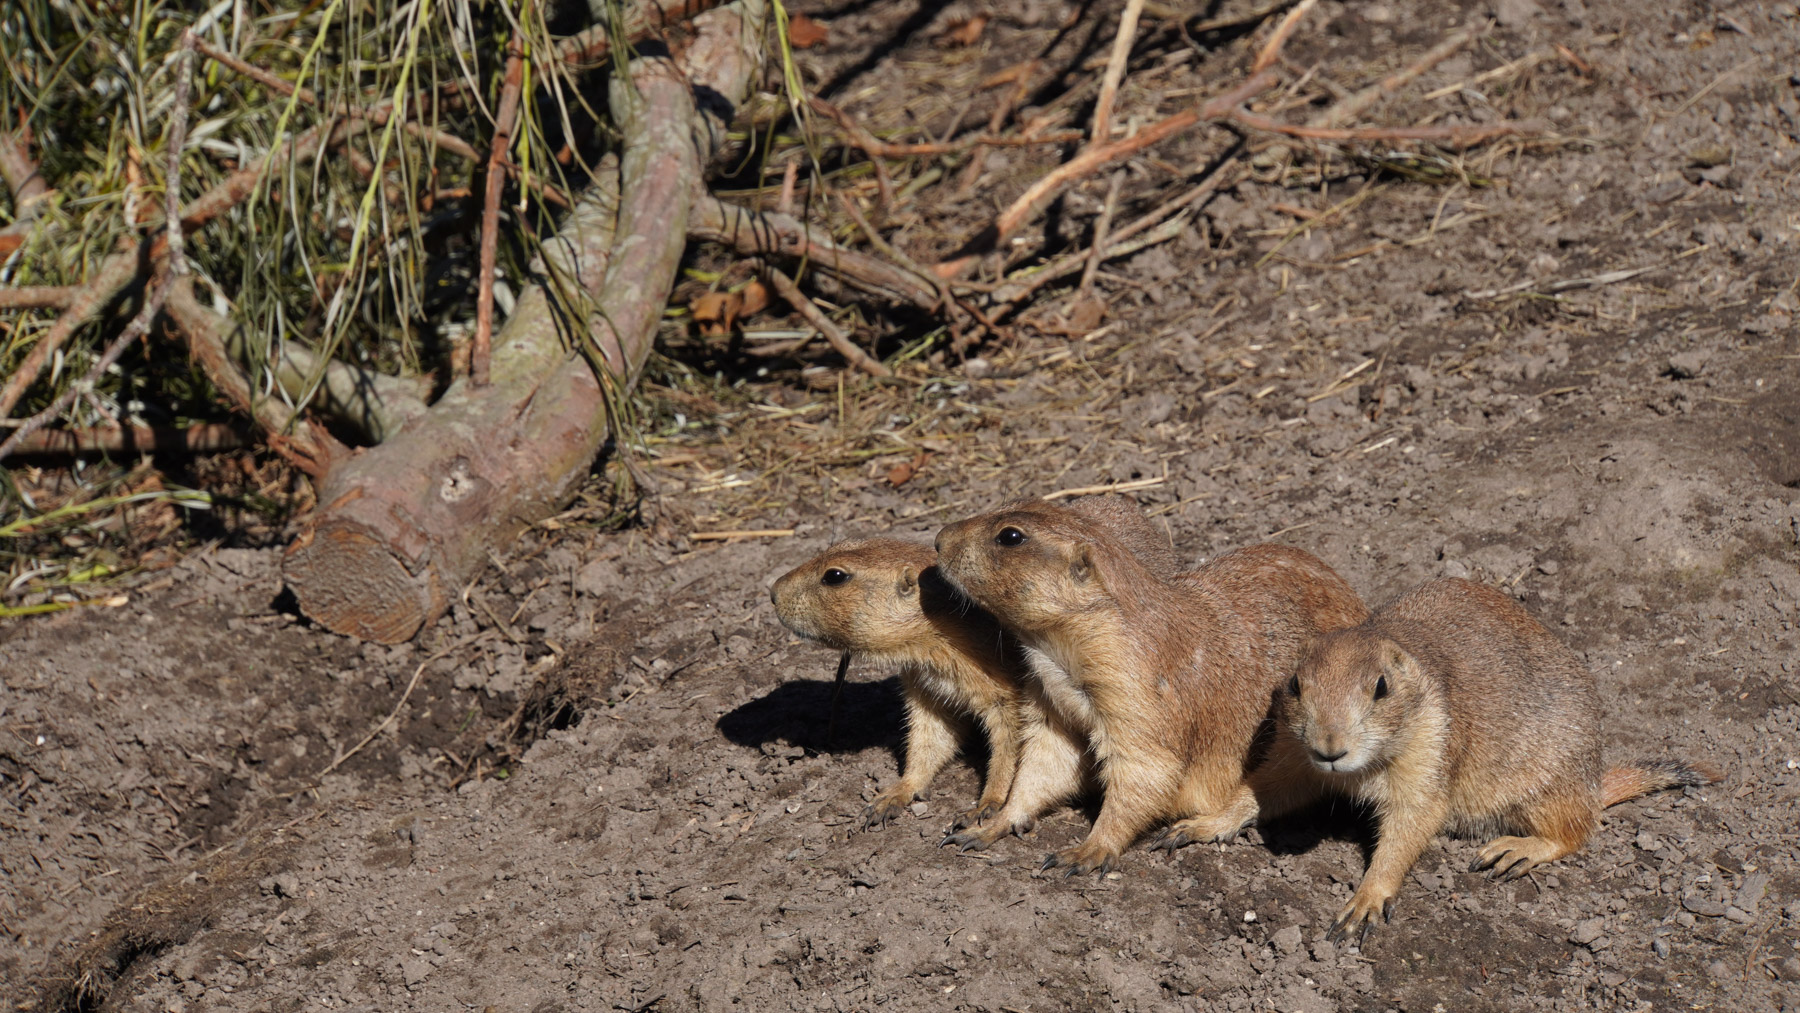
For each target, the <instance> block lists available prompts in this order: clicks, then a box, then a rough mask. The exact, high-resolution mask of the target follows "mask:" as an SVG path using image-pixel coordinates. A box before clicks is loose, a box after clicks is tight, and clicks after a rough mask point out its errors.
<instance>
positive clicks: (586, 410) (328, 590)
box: [284, 0, 764, 643]
mask: <svg viewBox="0 0 1800 1013" xmlns="http://www.w3.org/2000/svg"><path fill="white" fill-rule="evenodd" d="M763 24H764V3H763V0H738V2H737V3H735V4H732V5H730V6H728V7H725V8H721V9H719V10H716V11H712V12H709V13H707V14H704V15H702V16H701V17H699V18H696V19H695V23H694V29H695V33H696V38H695V40H694V42H693V44H691V45H690V46H689V47H688V49H687V50H686V51H685V52H684V54H683V57H682V60H681V66H680V67H679V68H678V67H676V66H675V65H673V64H671V63H670V62H669V61H667V60H664V59H640V60H636V61H634V62H633V64H632V66H631V75H632V81H633V82H634V84H635V88H632V87H629V86H625V85H623V83H621V84H619V85H617V86H615V87H614V89H613V95H612V100H613V103H614V104H613V109H614V113H615V115H617V116H618V119H619V122H620V125H621V128H622V133H623V138H622V145H621V148H622V151H623V152H624V155H623V157H622V159H621V160H620V162H619V171H618V175H617V177H615V178H613V179H610V180H608V181H606V182H604V183H603V184H601V185H599V186H596V187H594V188H593V189H591V190H590V191H589V192H588V193H587V194H585V195H584V196H583V197H582V199H581V200H580V201H579V202H578V204H577V208H576V210H575V211H574V212H572V214H571V216H570V218H569V219H567V220H566V221H565V223H564V225H563V228H562V229H561V231H560V233H559V235H558V236H557V237H556V239H554V240H553V241H551V242H549V243H546V244H545V258H544V259H545V261H546V264H545V274H546V275H547V276H548V277H547V278H546V280H545V281H543V282H541V283H540V284H536V285H532V286H530V287H528V288H526V290H525V291H524V292H523V293H522V294H521V296H520V297H519V300H518V303H517V305H516V306H515V308H514V311H513V314H512V316H511V317H509V318H508V319H507V320H506V322H505V325H504V327H503V328H502V329H501V331H500V333H499V334H497V335H496V336H495V340H494V357H493V371H492V376H491V382H490V383H489V385H488V386H486V387H484V388H480V389H476V388H475V387H473V385H471V384H469V383H468V382H467V381H466V380H459V381H458V382H456V383H454V384H452V386H451V387H450V389H449V390H448V391H447V392H446V393H445V395H444V397H443V398H442V399H440V400H439V401H438V403H437V404H435V405H433V406H432V407H431V408H430V410H429V411H428V412H426V413H424V415H423V416H422V417H421V418H419V419H418V420H416V421H414V422H413V423H412V424H410V425H407V426H405V427H403V428H402V429H401V430H400V432H399V433H397V434H396V435H394V436H393V437H391V438H390V439H388V440H387V441H385V442H383V443H382V444H380V445H379V446H376V447H372V448H369V449H367V450H364V451H361V452H360V453H358V454H356V455H355V456H353V457H351V458H349V459H348V460H346V461H344V462H343V463H342V464H341V465H339V466H338V467H337V468H335V469H334V470H333V471H332V472H331V474H330V475H329V476H328V477H327V478H326V479H325V480H324V481H323V482H322V483H320V487H319V502H320V503H321V506H320V508H319V510H318V511H317V513H315V514H314V516H313V517H312V518H310V520H309V521H308V523H307V525H306V527H305V528H304V529H303V530H302V532H301V534H300V536H299V537H298V538H296V539H295V541H294V543H293V544H292V545H291V546H289V548H288V552H287V557H286V560H285V564H284V572H285V576H286V578H287V582H288V585H289V586H290V587H291V588H292V589H293V591H294V593H295V596H296V598H297V599H298V600H299V603H300V607H301V609H302V610H303V611H304V612H305V613H306V614H307V615H308V616H310V617H312V618H313V619H314V620H316V621H318V622H319V623H321V624H323V625H325V626H327V627H328V628H330V629H333V630H336V631H338V632H340V633H347V634H351V635H354V636H358V637H362V638H364V639H369V640H376V641H381V642H384V643H398V642H401V641H404V640H407V639H410V638H411V637H412V636H414V635H415V634H416V633H417V632H418V631H419V630H420V629H421V628H422V627H423V626H424V625H425V624H427V623H429V622H431V621H432V620H434V619H435V618H436V617H437V616H438V615H440V614H442V612H443V611H444V609H445V608H446V607H448V604H449V602H450V600H451V598H452V597H453V596H454V595H455V594H456V592H457V591H458V590H459V589H460V588H461V587H462V586H463V585H464V584H465V583H467V582H468V581H469V580H470V579H471V578H472V577H473V576H474V575H475V574H476V573H478V572H479V571H480V568H481V567H482V566H483V565H485V563H486V559H487V554H488V551H489V549H490V547H492V546H494V545H497V544H504V543H505V542H506V541H508V540H510V539H511V538H513V537H514V536H516V535H517V534H518V532H519V531H521V530H522V529H523V528H525V527H526V526H527V525H529V524H531V523H533V522H534V521H536V520H538V519H540V518H542V517H546V516H549V515H550V514H552V513H554V512H555V511H556V510H557V509H558V508H559V507H560V506H561V505H562V504H563V503H564V502H565V501H566V500H567V498H568V496H569V495H570V494H571V493H572V492H573V490H574V489H575V487H576V485H577V484H578V483H579V482H580V480H581V479H582V477H583V476H584V475H585V474H586V471H587V467H588V465H589V463H590V462H591V461H592V460H593V458H594V455H595V453H596V452H597V451H598V449H599V447H600V446H601V445H602V444H603V442H604V441H605V439H606V438H607V436H608V435H609V427H608V410H607V399H608V397H609V395H610V392H609V391H608V390H607V389H606V385H607V384H616V385H617V389H618V390H620V391H623V390H625V389H627V388H628V387H629V386H630V384H631V383H632V382H633V381H634V380H635V379H636V376H637V374H638V371H639V370H640V369H641V368H642V365H643V362H644V359H645V358H646V357H647V355H648V354H649V350H650V347H651V343H652V340H653V338H654V336H655V331H656V326H657V324H658V323H659V322H660V320H661V316H662V309H663V306H664V303H665V302H666V300H667V298H668V294H669V291H670V289H671V287H672V286H673V283H674V277H675V271H676V268H677V266H678V264H679V261H680V256H681V248H682V245H683V243H684V240H685V234H686V228H687V219H688V209H689V205H690V203H691V202H692V201H693V200H694V195H695V194H696V192H698V191H699V186H700V177H701V171H702V167H703V166H705V165H707V164H708V163H709V162H710V161H711V158H712V155H713V152H714V150H715V148H716V146H717V144H718V143H719V141H720V139H722V138H723V137H724V135H725V133H724V132H725V127H726V125H727V124H728V122H729V119H730V116H731V114H732V110H731V108H729V107H731V106H735V105H737V104H739V103H742V102H743V101H744V99H745V97H746V96H747V94H748V91H749V87H750V82H751V81H752V80H753V77H754V72H755V71H756V69H757V68H758V66H759V60H760V54H761V52H762V45H761V41H762V31H763ZM684 71H685V73H684ZM696 96H705V97H706V99H707V100H708V101H706V102H705V103H704V104H703V105H702V106H701V108H700V109H699V110H698V111H696V108H695V104H696V103H695V98H696ZM587 342H592V343H593V345H592V347H591V349H583V348H582V345H583V344H584V343H587ZM588 350H591V351H593V352H595V355H594V358H596V359H599V360H602V361H603V362H604V363H605V370H604V371H605V373H606V376H604V377H602V376H600V375H597V372H596V370H595V369H594V368H593V367H592V366H590V364H589V358H588V357H587V356H586V355H585V354H583V352H584V351H588Z"/></svg>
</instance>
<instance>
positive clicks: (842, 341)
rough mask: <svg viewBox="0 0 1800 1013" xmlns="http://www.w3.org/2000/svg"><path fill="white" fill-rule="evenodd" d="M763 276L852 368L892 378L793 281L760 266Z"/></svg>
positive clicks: (778, 272)
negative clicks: (823, 336)
mask: <svg viewBox="0 0 1800 1013" xmlns="http://www.w3.org/2000/svg"><path fill="white" fill-rule="evenodd" d="M763 277H764V278H766V279H768V282H769V286H770V287H771V288H773V289H774V290H775V292H776V294H778V295H780V296H781V297H782V298H783V299H786V300H787V302H788V305H790V306H792V307H794V309H795V310H796V311H798V312H799V314H800V315H801V316H802V317H804V318H805V319H806V322H807V323H809V324H811V325H812V326H813V328H814V329H815V330H817V331H818V332H819V333H820V334H823V335H825V340H826V341H829V342H831V347H832V348H835V349H837V352H838V354H839V355H841V356H843V357H844V358H845V359H846V360H847V361H848V362H849V363H850V364H851V365H852V366H855V367H856V368H857V369H860V370H862V371H863V372H865V373H867V374H869V375H870V376H892V375H894V371H893V370H891V369H889V368H887V367H886V366H884V365H882V364H881V362H880V361H878V360H876V359H873V358H870V357H869V353H867V352H865V351H863V350H862V349H860V348H858V347H856V343H855V342H853V341H851V340H850V338H849V336H848V335H846V334H845V333H844V332H843V331H841V330H839V329H838V325H837V324H834V323H832V322H831V318H830V317H828V316H826V315H825V311H823V310H821V309H819V307H818V306H816V305H814V304H813V301H812V300H811V299H808V298H807V297H806V293H804V292H802V291H800V286H798V285H796V284H794V282H793V279H791V278H789V277H788V276H787V275H785V274H782V273H781V272H780V271H778V270H776V269H775V268H774V267H773V266H770V265H767V264H765V265H764V266H763Z"/></svg>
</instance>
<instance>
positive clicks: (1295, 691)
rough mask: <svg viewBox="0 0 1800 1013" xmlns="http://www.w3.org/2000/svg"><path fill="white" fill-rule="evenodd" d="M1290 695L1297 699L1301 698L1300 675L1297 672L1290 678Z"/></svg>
mask: <svg viewBox="0 0 1800 1013" xmlns="http://www.w3.org/2000/svg"><path fill="white" fill-rule="evenodd" d="M1288 695H1289V696H1291V697H1293V698H1294V699H1296V700H1298V699H1300V676H1299V675H1297V674H1296V675H1295V676H1294V677H1293V678H1291V679H1289V680H1288Z"/></svg>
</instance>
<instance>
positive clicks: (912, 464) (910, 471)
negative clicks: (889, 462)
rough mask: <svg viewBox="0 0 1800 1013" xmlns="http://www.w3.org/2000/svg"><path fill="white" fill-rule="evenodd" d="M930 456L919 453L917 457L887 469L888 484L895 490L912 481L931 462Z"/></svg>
mask: <svg viewBox="0 0 1800 1013" xmlns="http://www.w3.org/2000/svg"><path fill="white" fill-rule="evenodd" d="M932 456H933V455H931V454H928V453H926V452H924V451H920V452H919V454H918V456H917V457H914V458H913V459H912V460H910V461H902V462H900V463H899V464H896V465H894V466H893V467H892V468H889V469H888V473H887V480H888V484H889V485H891V486H893V487H895V488H896V489H897V488H899V487H900V486H903V485H905V484H906V483H907V482H909V481H911V480H912V478H913V476H915V475H917V474H918V473H919V472H921V471H924V470H925V465H927V464H929V463H930V462H931V458H932Z"/></svg>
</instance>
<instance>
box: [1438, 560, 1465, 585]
mask: <svg viewBox="0 0 1800 1013" xmlns="http://www.w3.org/2000/svg"><path fill="white" fill-rule="evenodd" d="M1444 576H1446V577H1455V578H1457V579H1458V580H1467V579H1468V578H1469V564H1467V563H1465V562H1463V561H1462V560H1460V559H1447V560H1445V561H1444Z"/></svg>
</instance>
